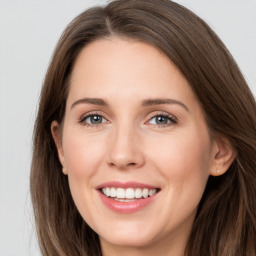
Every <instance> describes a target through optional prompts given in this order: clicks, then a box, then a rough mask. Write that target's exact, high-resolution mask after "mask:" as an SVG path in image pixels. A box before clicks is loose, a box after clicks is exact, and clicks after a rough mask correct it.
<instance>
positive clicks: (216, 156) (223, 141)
mask: <svg viewBox="0 0 256 256" xmlns="http://www.w3.org/2000/svg"><path fill="white" fill-rule="evenodd" d="M235 157H236V152H235V150H234V149H233V147H232V145H231V143H230V142H229V140H228V139H227V138H225V137H223V136H218V138H216V139H215V145H214V152H213V164H212V167H211V170H210V175H212V176H220V175H222V174H224V173H226V172H227V171H228V169H229V167H230V166H231V164H232V163H233V161H234V159H235Z"/></svg>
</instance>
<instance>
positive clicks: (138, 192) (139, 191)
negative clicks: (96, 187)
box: [100, 187, 160, 202]
mask: <svg viewBox="0 0 256 256" xmlns="http://www.w3.org/2000/svg"><path fill="white" fill-rule="evenodd" d="M159 191H160V189H158V188H121V187H104V188H101V189H100V192H101V193H102V194H103V195H105V196H106V197H109V198H112V199H114V200H115V201H119V202H131V201H135V200H138V199H145V198H148V197H151V196H153V195H155V194H156V193H158V192H159Z"/></svg>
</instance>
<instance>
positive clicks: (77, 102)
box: [71, 98, 108, 109]
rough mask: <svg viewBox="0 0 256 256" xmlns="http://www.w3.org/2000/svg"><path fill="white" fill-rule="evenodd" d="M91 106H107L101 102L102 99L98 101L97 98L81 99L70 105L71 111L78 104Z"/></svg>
mask: <svg viewBox="0 0 256 256" xmlns="http://www.w3.org/2000/svg"><path fill="white" fill-rule="evenodd" d="M81 103H84V104H92V105H98V106H107V105H108V104H107V103H106V102H105V101H104V100H102V99H98V98H83V99H80V100H77V101H75V102H74V103H73V104H72V105H71V109H72V108H74V106H76V105H78V104H81Z"/></svg>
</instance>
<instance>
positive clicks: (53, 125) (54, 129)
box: [51, 121, 67, 174]
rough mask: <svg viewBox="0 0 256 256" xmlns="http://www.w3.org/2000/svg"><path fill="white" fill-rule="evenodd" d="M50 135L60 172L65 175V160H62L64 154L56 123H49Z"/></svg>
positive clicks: (58, 126) (58, 127)
mask: <svg viewBox="0 0 256 256" xmlns="http://www.w3.org/2000/svg"><path fill="white" fill-rule="evenodd" d="M51 133H52V137H53V140H54V142H55V146H56V149H57V152H58V157H59V161H60V163H61V165H62V172H63V173H64V174H67V170H66V166H65V159H64V152H63V147H62V141H61V131H60V125H59V123H58V122H57V121H53V122H52V123H51Z"/></svg>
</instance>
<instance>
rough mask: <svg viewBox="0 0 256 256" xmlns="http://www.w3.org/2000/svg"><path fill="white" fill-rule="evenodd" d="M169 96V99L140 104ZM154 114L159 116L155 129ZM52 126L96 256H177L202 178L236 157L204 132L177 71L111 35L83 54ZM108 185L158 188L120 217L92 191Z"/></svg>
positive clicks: (141, 46)
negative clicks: (96, 241)
mask: <svg viewBox="0 0 256 256" xmlns="http://www.w3.org/2000/svg"><path fill="white" fill-rule="evenodd" d="M84 98H97V99H101V100H104V102H105V103H106V105H101V104H99V102H94V104H92V102H91V103H88V102H85V101H84V100H82V101H81V99H84ZM167 98H168V99H172V100H174V101H173V102H172V103H171V104H170V103H168V104H167V103H164V104H151V105H147V106H145V104H143V102H145V100H148V99H167ZM90 114H91V115H96V117H98V118H99V117H100V118H101V117H102V119H100V122H99V124H92V123H91V118H90V117H87V118H86V116H88V115H90ZM157 115H158V116H159V115H160V116H161V115H164V116H163V123H160V124H159V123H157V122H156V118H155V117H156V116H157ZM166 115H167V117H166ZM51 128H52V134H53V138H54V140H55V142H56V145H57V149H58V154H59V158H60V162H61V163H62V166H63V173H64V174H66V175H68V179H69V184H70V190H71V193H72V196H73V199H74V202H75V204H76V206H77V208H78V210H79V212H80V213H81V215H82V217H83V218H84V220H85V221H86V222H87V223H88V225H90V226H91V228H92V229H94V231H95V232H96V233H97V234H98V235H99V238H100V243H101V247H102V251H103V255H104V256H106V255H107V256H108V255H111V256H114V255H124V256H126V255H135V256H140V255H152V256H153V255H167V256H168V255H175V256H178V255H183V254H184V249H185V246H186V242H187V239H188V236H189V234H190V231H191V227H192V224H193V221H194V218H195V214H196V210H197V206H198V203H199V201H200V199H201V197H202V194H203V192H204V190H205V186H206V182H207V179H208V177H209V175H221V174H223V173H224V172H225V171H226V170H227V169H228V167H229V165H230V164H231V162H232V159H233V158H234V154H233V152H232V149H231V148H230V146H229V143H228V142H227V140H225V139H224V138H221V136H213V137H211V136H210V135H209V129H208V127H207V124H206V122H205V118H204V114H203V111H202V109H201V107H200V104H199V103H198V101H197V99H196V97H195V95H194V94H193V92H192V90H191V88H190V86H189V83H188V82H187V80H186V79H185V77H184V76H183V75H182V74H181V73H180V72H179V70H178V69H177V68H176V66H175V65H174V64H173V63H172V62H171V61H170V60H169V59H168V58H167V57H166V56H165V55H164V54H163V53H161V52H160V51H158V50H157V49H156V48H154V47H153V46H151V45H148V44H146V43H142V42H135V41H131V40H124V39H120V38H115V37H114V38H109V39H101V40H98V41H95V42H93V43H91V44H89V45H87V46H86V47H85V48H84V49H83V50H82V52H81V53H80V55H79V56H78V58H77V60H76V62H75V66H74V69H73V72H72V77H71V84H70V91H69V95H68V98H67V104H66V113H65V117H64V122H63V125H62V127H60V125H59V124H58V123H57V122H56V121H54V122H53V123H52V127H51ZM217 169H219V170H221V172H220V173H218V172H217V171H216V170H217ZM108 181H121V182H127V181H136V182H141V183H146V184H148V185H151V186H154V187H157V188H160V189H161V190H160V192H159V193H158V194H157V196H156V197H155V200H153V201H152V202H151V203H150V204H149V205H147V206H146V207H144V208H142V209H140V210H139V211H136V212H134V213H128V214H121V213H117V212H114V211H111V210H110V209H108V208H107V207H106V206H105V205H104V204H103V203H102V201H101V199H100V197H99V193H98V192H97V190H96V187H97V186H99V185H100V184H102V183H104V182H108Z"/></svg>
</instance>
